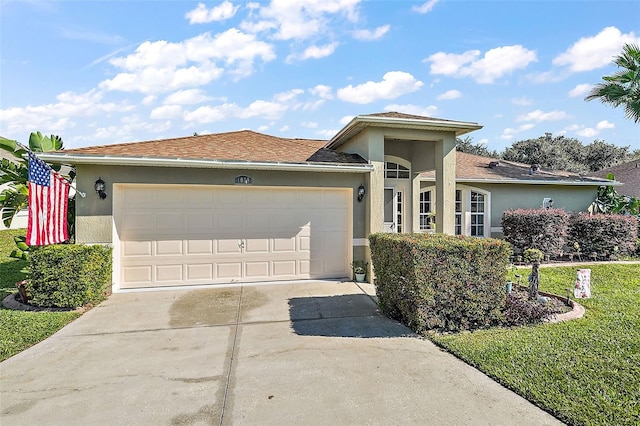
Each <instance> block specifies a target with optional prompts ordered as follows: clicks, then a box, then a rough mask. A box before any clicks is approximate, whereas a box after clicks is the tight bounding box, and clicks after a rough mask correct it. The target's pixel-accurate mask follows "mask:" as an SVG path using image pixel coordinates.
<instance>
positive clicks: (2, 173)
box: [0, 132, 75, 227]
mask: <svg viewBox="0 0 640 426" xmlns="http://www.w3.org/2000/svg"><path fill="white" fill-rule="evenodd" d="M0 149H2V150H4V151H6V152H8V153H9V158H2V161H1V162H0V184H5V183H6V184H9V186H8V187H7V188H5V189H4V190H3V191H2V192H1V193H0V211H1V212H2V221H3V222H4V224H5V226H6V227H9V226H11V222H12V221H13V218H14V217H15V215H16V214H17V213H18V212H19V211H20V210H22V209H24V208H25V207H27V203H28V196H29V190H28V180H29V161H28V160H27V159H26V158H23V156H24V155H26V154H27V151H26V150H25V149H24V148H23V147H22V146H20V145H19V144H18V143H17V142H16V141H14V140H11V139H6V138H3V137H1V136H0ZM29 149H30V150H31V151H33V152H47V151H57V150H61V149H64V144H63V142H62V139H61V138H60V136H56V135H51V136H43V135H42V134H41V133H40V132H33V133H31V135H30V136H29ZM54 168H58V169H59V166H57V167H54ZM74 174H75V173H71V175H70V176H69V177H70V178H71V179H73V175H74ZM70 210H71V209H70Z"/></svg>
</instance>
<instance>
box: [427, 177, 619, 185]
mask: <svg viewBox="0 0 640 426" xmlns="http://www.w3.org/2000/svg"><path fill="white" fill-rule="evenodd" d="M420 181H422V182H435V178H433V177H421V178H420ZM456 182H458V183H498V184H505V183H508V184H527V185H569V186H622V185H624V184H623V183H622V182H618V181H615V180H614V181H606V182H605V181H603V182H593V181H575V180H528V179H479V178H475V179H474V178H456Z"/></svg>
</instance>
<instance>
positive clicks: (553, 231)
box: [502, 209, 569, 256]
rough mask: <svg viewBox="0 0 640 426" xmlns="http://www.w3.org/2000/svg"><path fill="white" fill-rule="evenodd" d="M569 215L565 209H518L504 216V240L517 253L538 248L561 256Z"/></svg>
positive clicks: (507, 211) (505, 213)
mask: <svg viewBox="0 0 640 426" xmlns="http://www.w3.org/2000/svg"><path fill="white" fill-rule="evenodd" d="M568 228H569V215H568V214H567V213H566V212H565V211H564V210H562V209H517V210H506V211H505V212H504V213H503V214H502V233H503V235H504V239H505V240H507V241H508V242H509V243H511V245H512V246H513V250H514V252H516V253H524V251H525V250H526V249H529V248H535V249H538V250H541V251H542V252H543V253H544V254H546V255H549V256H556V255H559V254H560V253H561V252H562V250H563V247H564V246H565V243H566V236H567V231H568Z"/></svg>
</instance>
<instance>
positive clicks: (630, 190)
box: [593, 159, 640, 198]
mask: <svg viewBox="0 0 640 426" xmlns="http://www.w3.org/2000/svg"><path fill="white" fill-rule="evenodd" d="M609 173H613V176H614V177H615V178H616V180H617V181H618V182H622V183H624V185H623V186H620V187H618V188H617V189H616V190H617V191H618V193H619V194H624V195H628V196H629V197H636V198H640V159H638V160H635V161H630V162H628V163H623V164H618V165H617V166H613V167H609V168H606V169H602V170H600V171H597V172H594V173H593V175H594V176H598V177H604V178H606V177H607V174H609Z"/></svg>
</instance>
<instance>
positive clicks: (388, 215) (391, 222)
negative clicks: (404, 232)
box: [384, 188, 398, 232]
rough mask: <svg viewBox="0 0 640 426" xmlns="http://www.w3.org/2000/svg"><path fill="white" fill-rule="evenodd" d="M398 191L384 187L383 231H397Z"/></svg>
mask: <svg viewBox="0 0 640 426" xmlns="http://www.w3.org/2000/svg"><path fill="white" fill-rule="evenodd" d="M397 220H398V192H397V191H396V189H395V188H385V189H384V232H398V223H397Z"/></svg>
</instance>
